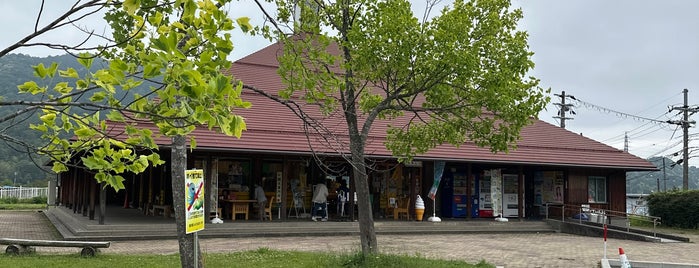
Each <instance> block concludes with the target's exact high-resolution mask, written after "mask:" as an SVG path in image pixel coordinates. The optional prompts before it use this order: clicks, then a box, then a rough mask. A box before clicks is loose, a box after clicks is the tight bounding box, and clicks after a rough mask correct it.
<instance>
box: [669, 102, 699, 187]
mask: <svg viewBox="0 0 699 268" xmlns="http://www.w3.org/2000/svg"><path fill="white" fill-rule="evenodd" d="M687 92H688V91H687V89H686V88H685V89H684V90H683V91H682V93H684V105H683V106H682V107H672V109H671V110H670V111H672V110H679V111H682V120H681V121H677V120H675V121H668V123H671V124H676V125H680V126H682V133H683V134H684V137H683V142H684V147H683V148H682V189H683V190H689V127H690V126H691V125H694V123H696V122H695V121H689V112H692V113H696V112H697V111H699V108H697V107H693V108H689V104H688V103H687V102H688V101H687Z"/></svg>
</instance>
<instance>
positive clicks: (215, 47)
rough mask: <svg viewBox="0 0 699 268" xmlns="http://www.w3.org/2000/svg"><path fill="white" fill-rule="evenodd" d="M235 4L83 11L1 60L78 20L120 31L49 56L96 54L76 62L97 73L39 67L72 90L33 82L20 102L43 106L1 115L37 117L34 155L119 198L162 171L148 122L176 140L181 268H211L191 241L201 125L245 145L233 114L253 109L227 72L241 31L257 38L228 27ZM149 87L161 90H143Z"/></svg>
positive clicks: (140, 0) (148, 2)
mask: <svg viewBox="0 0 699 268" xmlns="http://www.w3.org/2000/svg"><path fill="white" fill-rule="evenodd" d="M228 2H229V1H228V0H218V1H214V0H196V1H195V0H175V1H165V2H162V1H157V0H124V1H109V0H102V1H88V2H86V3H84V4H80V2H78V3H76V4H75V5H74V6H73V7H72V8H71V9H70V10H69V11H67V12H66V15H65V16H62V17H60V18H59V19H57V20H56V21H54V22H51V23H49V24H47V26H46V27H45V28H40V27H37V28H38V29H39V30H38V31H37V32H35V33H34V34H32V35H30V36H28V37H27V38H25V39H23V40H21V41H19V42H18V43H16V44H15V45H13V46H10V47H8V48H6V49H4V50H2V52H0V57H2V56H4V55H5V54H7V53H9V52H10V51H13V50H14V49H17V48H20V47H22V46H29V45H31V43H29V42H31V40H32V39H33V38H35V37H37V36H39V35H41V34H42V33H45V32H47V31H51V30H55V29H57V28H58V27H60V26H62V25H71V24H73V23H75V22H76V20H75V19H69V18H71V17H77V18H83V17H84V16H91V15H94V14H97V12H98V11H100V10H102V11H105V12H106V13H105V14H106V15H105V17H104V18H105V20H106V21H107V23H108V24H109V26H110V27H111V30H112V32H111V36H109V37H107V36H103V37H104V38H105V42H107V45H104V46H100V47H95V48H87V47H81V46H72V47H70V46H66V45H60V44H53V45H52V46H50V47H58V48H61V49H65V50H67V51H69V52H74V51H77V52H80V51H85V50H90V51H94V52H93V53H86V52H81V53H78V56H77V61H78V62H79V63H80V64H81V65H82V66H84V67H85V68H86V69H87V70H90V71H89V72H87V74H84V75H83V74H80V73H79V72H77V71H76V69H74V68H63V69H62V68H60V67H59V66H58V65H57V64H51V65H50V66H44V65H43V64H39V65H37V66H34V74H35V75H36V76H37V77H38V79H45V78H53V77H57V76H60V77H62V78H65V79H68V80H69V81H67V82H60V83H56V84H55V85H53V86H47V85H43V84H40V83H37V82H36V81H28V82H25V83H24V84H21V85H19V86H18V88H19V92H20V93H21V94H33V95H41V96H42V98H40V100H37V101H13V100H7V99H3V100H1V101H0V105H2V106H17V107H18V112H16V113H14V114H13V115H10V116H6V117H5V120H12V118H14V117H13V116H15V117H16V116H18V115H22V114H28V113H36V114H37V116H38V117H39V118H40V123H38V124H33V125H32V126H31V128H32V129H34V130H37V131H39V132H40V133H41V135H42V138H43V139H44V140H46V141H49V142H48V143H47V144H46V145H45V146H42V147H39V148H36V149H37V150H38V151H39V152H40V153H42V154H45V155H47V156H49V157H50V158H51V159H52V160H53V170H54V171H55V172H64V171H66V170H67V169H68V167H69V165H73V162H74V161H73V160H75V159H80V162H81V163H82V165H84V167H86V168H87V169H89V170H91V171H92V172H93V173H94V174H95V179H96V180H97V181H98V182H100V183H102V184H103V185H105V186H111V187H114V188H115V189H117V190H119V189H122V188H124V185H123V180H124V178H123V177H122V176H121V174H123V173H125V172H132V173H140V172H143V171H144V170H145V169H146V168H147V167H149V166H155V165H160V164H162V163H164V161H162V160H161V159H160V157H159V155H158V154H157V152H156V151H157V149H158V146H157V145H156V143H155V142H154V135H155V134H154V133H153V132H154V130H152V129H148V128H144V127H143V126H142V125H144V124H142V123H143V122H148V123H151V122H152V123H155V125H156V126H157V130H156V131H157V132H158V133H159V134H162V135H166V136H168V137H171V138H172V140H173V144H172V152H173V153H172V161H171V162H172V168H171V171H172V189H173V200H174V201H173V202H174V206H175V219H176V224H177V235H178V241H179V245H180V260H181V262H182V266H183V267H193V266H195V265H197V266H198V267H203V262H202V261H201V250H197V251H195V250H194V249H195V246H194V239H193V234H185V219H184V217H185V209H184V203H185V202H184V172H185V167H186V149H187V144H186V140H187V139H189V140H190V148H193V147H194V146H195V145H196V142H195V137H193V136H192V135H190V133H191V132H192V131H193V130H194V129H195V128H196V127H197V126H201V125H206V126H207V127H208V128H209V129H214V128H215V129H216V130H217V131H221V132H223V133H225V134H227V135H231V136H236V137H240V135H241V134H242V131H243V130H245V122H244V121H243V119H242V118H241V117H239V116H236V115H235V114H234V109H236V108H247V107H249V106H250V104H249V103H247V102H244V101H243V100H242V99H241V98H240V92H241V89H242V86H241V85H240V84H234V83H232V81H231V78H230V77H227V76H225V75H224V74H223V73H222V72H221V70H224V69H227V68H229V67H230V62H229V61H228V60H227V57H228V55H229V53H230V52H231V51H232V49H233V44H232V41H231V38H230V37H231V35H230V31H232V30H233V29H234V28H235V25H236V24H237V25H238V26H239V27H240V28H241V29H242V30H243V31H246V30H248V29H250V28H251V26H250V25H249V23H248V19H247V18H244V17H243V18H239V19H237V20H236V21H235V22H234V21H233V20H232V19H230V18H229V16H228V14H227V13H226V12H225V10H226V9H227V7H225V6H224V5H226V4H227V3H228ZM38 17H41V13H39V15H38ZM37 21H39V20H37ZM96 57H101V58H103V59H105V60H106V61H107V62H108V65H107V66H104V67H96V70H95V69H93V67H95V66H93V63H94V61H93V60H94V59H95V58H96ZM145 81H148V82H150V83H152V84H154V85H151V86H148V87H146V88H143V86H142V85H143V84H144V82H145ZM108 121H110V122H112V123H113V124H122V125H123V126H124V131H123V133H112V132H110V129H109V128H108V124H107V122H108ZM139 123H141V124H139ZM70 137H74V139H69V138H70ZM15 142H17V143H20V144H21V143H23V142H22V141H21V140H15ZM195 254H196V255H195ZM197 256H198V257H199V258H197ZM197 259H198V260H199V261H198V262H195V260H197Z"/></svg>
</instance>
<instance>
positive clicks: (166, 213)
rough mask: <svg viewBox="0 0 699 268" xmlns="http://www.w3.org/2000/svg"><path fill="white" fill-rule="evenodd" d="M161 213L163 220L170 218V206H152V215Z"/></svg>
mask: <svg viewBox="0 0 699 268" xmlns="http://www.w3.org/2000/svg"><path fill="white" fill-rule="evenodd" d="M161 211H162V212H163V218H169V217H170V206H169V205H153V215H159V214H160V212H161Z"/></svg>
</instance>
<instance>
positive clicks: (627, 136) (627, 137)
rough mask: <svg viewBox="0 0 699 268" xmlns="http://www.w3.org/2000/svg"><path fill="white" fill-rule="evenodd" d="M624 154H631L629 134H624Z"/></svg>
mask: <svg viewBox="0 0 699 268" xmlns="http://www.w3.org/2000/svg"><path fill="white" fill-rule="evenodd" d="M624 152H627V153H628V152H629V132H628V131H626V132H624Z"/></svg>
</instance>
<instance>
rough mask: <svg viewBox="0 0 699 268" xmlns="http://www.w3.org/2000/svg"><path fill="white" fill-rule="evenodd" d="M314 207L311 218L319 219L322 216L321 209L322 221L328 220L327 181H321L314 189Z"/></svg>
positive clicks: (313, 219)
mask: <svg viewBox="0 0 699 268" xmlns="http://www.w3.org/2000/svg"><path fill="white" fill-rule="evenodd" d="M312 201H313V209H312V210H311V220H312V221H318V218H319V217H320V215H319V211H322V212H320V213H321V214H322V218H321V221H327V220H328V187H327V186H325V183H323V182H320V183H318V184H317V185H316V187H315V189H314V190H313V200H312Z"/></svg>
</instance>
